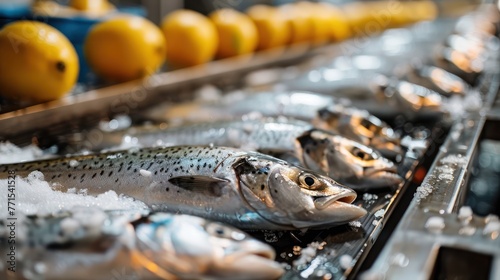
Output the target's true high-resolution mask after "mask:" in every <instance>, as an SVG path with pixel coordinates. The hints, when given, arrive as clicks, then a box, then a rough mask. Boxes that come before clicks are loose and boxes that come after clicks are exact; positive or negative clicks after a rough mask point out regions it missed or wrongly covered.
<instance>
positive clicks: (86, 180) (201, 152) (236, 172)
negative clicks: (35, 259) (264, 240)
mask: <svg viewBox="0 0 500 280" xmlns="http://www.w3.org/2000/svg"><path fill="white" fill-rule="evenodd" d="M34 170H38V171H40V172H42V173H43V174H44V175H45V179H46V180H47V181H49V182H51V183H53V184H55V186H56V187H57V186H59V188H60V189H61V190H67V189H68V188H77V189H87V191H88V193H89V194H99V193H103V192H105V191H107V190H114V191H115V192H117V193H119V194H125V195H127V196H130V197H133V198H135V199H138V200H140V201H143V202H144V203H146V204H147V205H149V206H150V207H151V208H152V209H153V210H155V211H168V212H175V213H182V214H192V215H196V216H201V217H205V218H211V219H213V220H217V221H221V222H226V223H228V224H231V225H234V226H237V227H239V228H245V229H298V228H307V227H329V226H332V225H337V224H341V223H346V222H349V221H351V220H355V219H357V218H359V217H361V216H363V215H365V214H366V211H365V210H364V209H362V208H360V207H357V206H355V205H352V204H351V203H352V202H353V201H354V200H355V198H356V193H355V192H354V191H353V190H351V189H349V188H347V187H345V186H343V185H341V184H339V183H337V182H336V181H334V180H333V179H331V178H328V177H326V176H322V175H319V174H314V173H313V172H309V171H308V170H305V169H303V168H299V167H296V166H290V165H289V164H288V163H286V162H285V161H282V160H279V159H276V158H274V157H270V156H267V155H263V154H260V153H254V152H244V151H242V150H239V149H234V148H223V147H198V146H174V147H167V148H149V149H141V150H135V151H123V152H110V153H103V154H99V155H84V156H73V157H66V158H60V159H52V160H44V161H37V162H27V163H19V164H10V165H3V166H0V171H1V172H2V173H0V179H6V178H7V177H8V176H12V174H15V175H16V176H26V175H28V174H29V173H30V172H31V171H34Z"/></svg>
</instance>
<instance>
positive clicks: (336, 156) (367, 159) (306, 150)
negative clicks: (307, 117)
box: [296, 129, 404, 191]
mask: <svg viewBox="0 0 500 280" xmlns="http://www.w3.org/2000/svg"><path fill="white" fill-rule="evenodd" d="M296 141H297V145H298V146H299V147H298V149H300V150H301V151H302V152H301V153H300V154H301V155H302V156H303V158H301V161H302V162H305V163H306V164H305V165H306V166H308V167H309V168H311V169H314V165H315V164H317V163H318V162H319V163H320V166H318V167H316V168H317V169H321V170H323V171H324V172H326V174H328V176H329V177H331V178H338V179H337V180H338V181H339V182H341V183H342V184H345V185H347V186H350V187H352V188H353V189H355V190H356V191H366V190H370V191H371V190H374V189H379V188H387V187H397V186H399V185H400V184H401V183H403V182H404V180H403V178H402V177H401V176H399V175H398V171H397V166H396V165H395V164H394V162H393V161H391V160H389V159H387V158H385V157H383V156H382V155H381V154H380V153H379V152H377V151H376V150H374V149H372V148H370V147H367V146H365V145H363V144H361V143H359V142H356V141H353V140H350V139H347V138H345V137H342V136H338V135H333V134H332V133H330V132H328V131H324V130H320V129H311V130H309V131H307V132H305V133H303V134H302V135H301V136H299V137H297V139H296Z"/></svg>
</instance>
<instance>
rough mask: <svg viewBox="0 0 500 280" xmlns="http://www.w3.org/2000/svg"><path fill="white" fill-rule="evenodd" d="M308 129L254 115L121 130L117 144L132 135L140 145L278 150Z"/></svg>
mask: <svg viewBox="0 0 500 280" xmlns="http://www.w3.org/2000/svg"><path fill="white" fill-rule="evenodd" d="M311 128H312V125H311V124H310V123H308V122H305V121H301V120H295V119H289V118H255V119H248V120H229V121H216V122H203V123H194V124H186V125H182V126H166V127H163V126H161V125H159V126H149V127H148V126H144V127H134V128H132V129H130V130H128V131H125V132H122V133H123V136H122V143H121V144H123V143H124V142H126V141H129V139H130V138H134V141H136V142H137V144H138V145H140V146H143V147H152V146H175V145H209V144H211V145H214V146H227V147H236V148H245V149H248V150H257V151H270V150H272V151H278V152H279V151H290V150H293V148H294V139H295V138H296V137H297V136H299V135H300V134H301V133H303V132H304V131H306V130H308V129H311ZM104 136H105V137H106V134H104ZM110 138H115V139H116V138H117V137H114V136H112V137H110ZM117 144H120V143H117Z"/></svg>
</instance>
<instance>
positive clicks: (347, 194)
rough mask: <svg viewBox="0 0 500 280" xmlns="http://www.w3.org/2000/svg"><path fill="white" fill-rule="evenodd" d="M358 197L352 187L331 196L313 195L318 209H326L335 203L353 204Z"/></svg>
mask: <svg viewBox="0 0 500 280" xmlns="http://www.w3.org/2000/svg"><path fill="white" fill-rule="evenodd" d="M356 197H357V194H356V192H354V191H353V190H351V189H345V190H343V191H342V192H341V193H339V194H336V195H330V196H315V197H313V202H314V206H315V207H316V209H318V210H324V209H326V208H328V207H329V206H331V205H332V204H334V203H337V204H341V203H342V204H351V203H352V202H353V201H354V200H355V199H356Z"/></svg>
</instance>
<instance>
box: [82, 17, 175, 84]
mask: <svg viewBox="0 0 500 280" xmlns="http://www.w3.org/2000/svg"><path fill="white" fill-rule="evenodd" d="M84 53H85V58H86V59H87V62H88V63H89V65H90V67H91V68H92V69H93V70H94V71H95V72H96V73H97V74H98V75H99V76H101V77H103V78H104V79H106V80H108V81H111V82H124V81H129V80H133V79H138V78H142V77H145V76H148V75H150V74H153V73H154V72H155V71H156V70H157V69H158V68H159V67H160V66H161V65H162V64H163V62H164V61H165V53H166V43H165V37H164V36H163V33H162V32H161V30H160V29H159V28H158V27H157V26H156V25H154V24H153V23H152V22H150V21H148V20H146V19H144V18H142V17H138V16H120V17H116V18H113V19H110V20H107V21H105V22H101V23H98V24H96V25H95V26H94V27H93V28H92V29H91V30H90V32H89V34H88V35H87V38H86V40H85V45H84Z"/></svg>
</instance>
